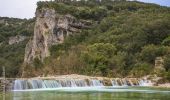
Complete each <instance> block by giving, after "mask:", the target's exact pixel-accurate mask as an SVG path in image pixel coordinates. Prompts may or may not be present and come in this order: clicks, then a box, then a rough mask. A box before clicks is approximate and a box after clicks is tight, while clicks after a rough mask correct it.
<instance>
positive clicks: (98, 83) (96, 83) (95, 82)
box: [89, 79, 104, 86]
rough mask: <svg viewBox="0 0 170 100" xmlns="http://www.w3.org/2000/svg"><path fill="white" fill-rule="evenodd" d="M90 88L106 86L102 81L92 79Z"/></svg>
mask: <svg viewBox="0 0 170 100" xmlns="http://www.w3.org/2000/svg"><path fill="white" fill-rule="evenodd" d="M89 83H90V86H104V85H103V83H102V82H101V81H100V80H97V79H92V80H90V82H89Z"/></svg>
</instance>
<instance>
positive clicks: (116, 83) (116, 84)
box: [111, 79, 119, 86]
mask: <svg viewBox="0 0 170 100" xmlns="http://www.w3.org/2000/svg"><path fill="white" fill-rule="evenodd" d="M111 83H112V86H119V84H118V82H117V79H113V80H111Z"/></svg>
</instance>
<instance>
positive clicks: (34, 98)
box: [0, 79, 170, 100]
mask: <svg viewBox="0 0 170 100" xmlns="http://www.w3.org/2000/svg"><path fill="white" fill-rule="evenodd" d="M109 82H110V86H106V84H105V82H104V81H103V80H98V79H63V80H41V79H28V80H22V79H21V80H15V81H14V82H13V86H12V87H13V88H12V90H11V92H8V93H6V99H5V100H170V89H161V88H153V87H150V86H151V85H152V82H151V81H149V80H143V79H142V80H138V79H135V80H134V79H112V80H109ZM146 86H147V87H146ZM148 86H149V87H148ZM2 97H3V96H2V95H0V100H3V98H2Z"/></svg>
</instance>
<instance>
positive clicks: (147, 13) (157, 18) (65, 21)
mask: <svg viewBox="0 0 170 100" xmlns="http://www.w3.org/2000/svg"><path fill="white" fill-rule="evenodd" d="M37 5H38V8H37V11H36V21H35V27H34V28H35V29H34V35H33V36H31V37H33V38H31V39H30V42H29V43H28V44H27V46H26V50H25V51H26V52H25V59H24V66H23V67H22V68H18V65H16V67H17V69H18V70H16V73H18V72H22V75H23V76H24V77H30V76H39V75H43V76H46V75H54V74H55V75H56V74H74V73H76V74H84V75H92V76H107V77H141V76H145V75H153V74H156V75H158V76H162V77H165V79H166V80H167V79H170V23H169V22H170V8H168V7H162V6H159V5H155V4H146V3H141V2H136V1H133V2H129V1H125V0H122V1H110V0H103V1H102V2H97V1H95V0H88V1H79V2H75V1H73V2H64V3H61V2H56V1H53V2H51V1H50V2H38V3H37ZM23 29H24V28H23ZM22 43H23V42H22ZM15 46H16V45H15ZM19 47H21V46H19ZM21 48H22V47H21ZM22 49H23V48H22ZM17 50H19V48H17V49H16V51H17ZM3 54H4V55H7V54H8V53H7V54H5V53H3ZM21 56H22V57H23V56H24V55H23V53H22V54H21ZM157 57H160V58H161V59H163V61H164V63H163V65H162V66H161V68H156V67H155V59H156V58H157ZM9 61H10V63H11V62H13V61H12V60H9ZM17 64H23V62H18V63H17ZM19 67H20V66H19ZM14 68H15V67H14ZM21 69H23V70H21ZM9 72H10V71H9ZM18 75H21V73H20V74H18ZM9 76H12V77H13V75H12V74H11V75H9Z"/></svg>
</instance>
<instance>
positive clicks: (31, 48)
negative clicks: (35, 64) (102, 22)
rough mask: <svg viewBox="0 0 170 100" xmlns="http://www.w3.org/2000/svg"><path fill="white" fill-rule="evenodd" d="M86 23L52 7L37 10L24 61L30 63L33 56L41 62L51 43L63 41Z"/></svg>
mask: <svg viewBox="0 0 170 100" xmlns="http://www.w3.org/2000/svg"><path fill="white" fill-rule="evenodd" d="M87 24H88V23H87V22H85V21H79V20H77V19H76V18H75V17H73V16H71V15H61V14H58V13H56V11H55V10H53V9H47V8H44V9H41V10H37V11H36V23H35V27H34V36H33V39H31V40H30V41H29V43H28V44H27V46H26V49H25V58H24V62H25V63H28V64H29V63H32V61H33V60H34V59H35V58H37V59H39V60H41V61H42V62H43V60H44V58H45V57H48V56H50V52H49V48H50V47H51V46H52V45H57V44H59V43H63V41H64V38H65V37H66V36H68V35H69V34H73V33H75V32H79V31H80V29H82V28H88V27H87Z"/></svg>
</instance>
